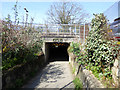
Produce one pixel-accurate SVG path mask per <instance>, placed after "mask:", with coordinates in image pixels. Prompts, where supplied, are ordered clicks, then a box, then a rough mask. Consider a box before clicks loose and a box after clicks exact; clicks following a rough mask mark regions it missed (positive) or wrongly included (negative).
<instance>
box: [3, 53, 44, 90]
mask: <svg viewBox="0 0 120 90" xmlns="http://www.w3.org/2000/svg"><path fill="white" fill-rule="evenodd" d="M44 65H45V62H44V55H41V56H39V57H38V59H37V60H33V61H30V62H27V63H25V64H21V65H17V66H15V67H13V68H11V69H9V70H7V71H3V75H2V88H3V89H4V88H15V87H21V86H22V85H23V84H24V83H25V82H26V81H27V80H29V79H30V77H31V76H34V74H35V73H36V72H37V71H39V70H40V69H41V68H42V67H43V66H44Z"/></svg>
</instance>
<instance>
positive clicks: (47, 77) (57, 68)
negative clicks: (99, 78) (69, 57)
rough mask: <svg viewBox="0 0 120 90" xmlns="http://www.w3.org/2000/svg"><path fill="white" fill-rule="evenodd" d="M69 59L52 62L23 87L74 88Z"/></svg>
mask: <svg viewBox="0 0 120 90" xmlns="http://www.w3.org/2000/svg"><path fill="white" fill-rule="evenodd" d="M72 80H73V75H72V73H71V70H70V65H69V62H68V61H55V62H50V63H49V64H48V65H47V66H46V67H45V68H44V69H43V70H42V71H41V72H40V73H38V75H37V76H36V77H34V78H33V79H32V80H31V81H30V82H28V84H27V85H25V86H23V88H74V84H73V83H72Z"/></svg>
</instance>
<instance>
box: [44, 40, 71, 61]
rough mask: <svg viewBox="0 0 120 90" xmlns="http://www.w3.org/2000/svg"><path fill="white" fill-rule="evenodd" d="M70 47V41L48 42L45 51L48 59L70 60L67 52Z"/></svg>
mask: <svg viewBox="0 0 120 90" xmlns="http://www.w3.org/2000/svg"><path fill="white" fill-rule="evenodd" d="M68 47H69V43H58V42H51V43H46V45H45V49H46V50H45V52H46V59H47V61H48V62H52V61H69V55H68V52H67V48H68Z"/></svg>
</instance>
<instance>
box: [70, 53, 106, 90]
mask: <svg viewBox="0 0 120 90" xmlns="http://www.w3.org/2000/svg"><path fill="white" fill-rule="evenodd" d="M69 59H70V64H71V65H72V67H74V68H75V76H77V77H78V78H79V79H80V80H81V81H82V83H83V88H104V86H103V85H102V83H101V82H100V81H99V80H98V79H97V78H96V77H95V76H94V75H93V74H92V72H90V71H88V70H86V69H84V68H83V67H82V66H81V67H80V70H79V71H78V68H79V64H78V63H77V62H75V56H74V55H73V54H72V53H69Z"/></svg>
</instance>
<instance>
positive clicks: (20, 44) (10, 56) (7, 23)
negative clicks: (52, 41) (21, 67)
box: [2, 3, 42, 70]
mask: <svg viewBox="0 0 120 90" xmlns="http://www.w3.org/2000/svg"><path fill="white" fill-rule="evenodd" d="M16 4H17V3H16ZM14 10H15V23H13V22H12V21H11V19H10V15H8V17H7V18H6V20H4V21H2V69H3V70H5V69H9V68H11V67H13V66H15V65H17V64H21V63H25V62H28V61H31V60H34V59H37V54H38V53H40V52H41V51H42V40H41V35H40V32H38V31H36V30H35V29H34V27H32V25H31V26H28V25H25V27H24V25H19V23H17V22H19V19H18V18H17V16H18V12H17V5H15V6H14ZM27 18H28V17H27Z"/></svg>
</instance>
